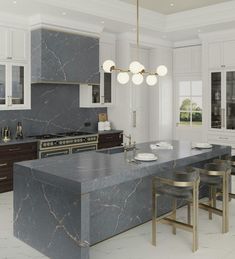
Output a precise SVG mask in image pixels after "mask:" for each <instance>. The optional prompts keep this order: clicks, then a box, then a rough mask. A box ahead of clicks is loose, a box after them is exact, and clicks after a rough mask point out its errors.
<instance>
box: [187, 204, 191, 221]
mask: <svg viewBox="0 0 235 259" xmlns="http://www.w3.org/2000/svg"><path fill="white" fill-rule="evenodd" d="M187 207H188V224H189V225H191V203H190V202H188V206H187Z"/></svg>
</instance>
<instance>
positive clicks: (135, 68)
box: [129, 61, 144, 74]
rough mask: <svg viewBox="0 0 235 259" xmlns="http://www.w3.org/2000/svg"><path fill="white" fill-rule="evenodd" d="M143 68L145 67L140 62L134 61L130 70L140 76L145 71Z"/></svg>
mask: <svg viewBox="0 0 235 259" xmlns="http://www.w3.org/2000/svg"><path fill="white" fill-rule="evenodd" d="M143 67H144V66H143V65H141V64H140V62H138V61H133V62H131V64H130V66H129V70H130V71H131V73H133V74H138V73H139V72H141V71H142V70H143Z"/></svg>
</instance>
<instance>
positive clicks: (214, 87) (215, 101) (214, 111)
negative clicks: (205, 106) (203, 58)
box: [211, 72, 221, 129]
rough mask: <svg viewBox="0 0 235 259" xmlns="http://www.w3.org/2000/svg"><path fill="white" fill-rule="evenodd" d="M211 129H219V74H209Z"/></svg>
mask: <svg viewBox="0 0 235 259" xmlns="http://www.w3.org/2000/svg"><path fill="white" fill-rule="evenodd" d="M211 128H215V129H221V72H213V73H211Z"/></svg>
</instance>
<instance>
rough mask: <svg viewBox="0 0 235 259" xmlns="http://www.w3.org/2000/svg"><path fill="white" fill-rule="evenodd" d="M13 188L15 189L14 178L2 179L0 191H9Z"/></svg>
mask: <svg viewBox="0 0 235 259" xmlns="http://www.w3.org/2000/svg"><path fill="white" fill-rule="evenodd" d="M12 190H13V181H12V180H5V181H0V193H3V192H9V191H12Z"/></svg>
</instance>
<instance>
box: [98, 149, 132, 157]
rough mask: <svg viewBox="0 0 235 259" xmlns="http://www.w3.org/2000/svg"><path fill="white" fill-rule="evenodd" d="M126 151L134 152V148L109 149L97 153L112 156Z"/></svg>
mask: <svg viewBox="0 0 235 259" xmlns="http://www.w3.org/2000/svg"><path fill="white" fill-rule="evenodd" d="M125 149H126V150H127V151H132V150H134V148H133V147H130V148H129V147H125V148H124V147H113V148H107V149H101V150H98V151H97V152H99V153H103V154H109V155H112V154H118V153H123V152H124V151H125ZM136 150H137V148H136Z"/></svg>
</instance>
